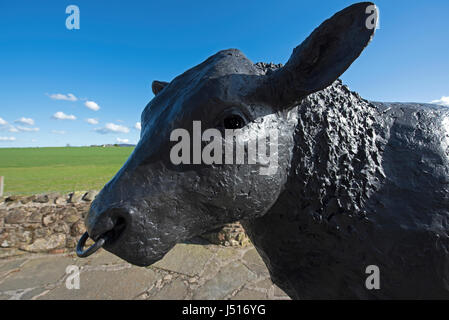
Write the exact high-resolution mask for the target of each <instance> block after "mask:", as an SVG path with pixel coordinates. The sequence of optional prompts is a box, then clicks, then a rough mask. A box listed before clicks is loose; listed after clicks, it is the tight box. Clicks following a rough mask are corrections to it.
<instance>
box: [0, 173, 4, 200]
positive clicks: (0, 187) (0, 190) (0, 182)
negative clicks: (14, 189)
mask: <svg viewBox="0 0 449 320" xmlns="http://www.w3.org/2000/svg"><path fill="white" fill-rule="evenodd" d="M4 180H5V179H4V177H3V176H0V197H1V196H3V183H4Z"/></svg>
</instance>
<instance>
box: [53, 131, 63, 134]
mask: <svg viewBox="0 0 449 320" xmlns="http://www.w3.org/2000/svg"><path fill="white" fill-rule="evenodd" d="M51 133H54V134H65V133H66V132H65V131H64V130H51Z"/></svg>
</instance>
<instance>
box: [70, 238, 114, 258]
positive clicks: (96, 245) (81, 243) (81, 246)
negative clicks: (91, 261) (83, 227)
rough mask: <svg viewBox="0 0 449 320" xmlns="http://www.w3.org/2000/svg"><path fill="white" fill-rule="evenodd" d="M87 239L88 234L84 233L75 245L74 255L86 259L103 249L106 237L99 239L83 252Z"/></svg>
mask: <svg viewBox="0 0 449 320" xmlns="http://www.w3.org/2000/svg"><path fill="white" fill-rule="evenodd" d="M87 239H89V233H87V232H85V233H84V234H83V235H82V236H81V238H80V240H79V241H78V244H77V245H76V255H77V256H78V257H80V258H86V257H88V256H90V255H91V254H93V253H95V252H96V251H97V250H98V249H100V248H101V247H103V245H104V243H105V242H106V240H107V237H106V236H103V237H100V238H99V239H98V240H97V241H95V243H94V244H93V245H91V246H90V247H89V248H87V249H86V250H84V245H85V244H86V241H87Z"/></svg>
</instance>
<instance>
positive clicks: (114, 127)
mask: <svg viewBox="0 0 449 320" xmlns="http://www.w3.org/2000/svg"><path fill="white" fill-rule="evenodd" d="M95 131H96V132H98V133H101V134H106V133H111V132H121V133H128V132H129V128H128V127H125V126H122V125H121V124H115V123H106V125H105V126H104V127H103V128H97V129H95Z"/></svg>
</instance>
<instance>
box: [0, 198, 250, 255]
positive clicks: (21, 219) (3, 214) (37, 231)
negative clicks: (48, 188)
mask: <svg viewBox="0 0 449 320" xmlns="http://www.w3.org/2000/svg"><path fill="white" fill-rule="evenodd" d="M97 193H98V192H97V191H86V192H79V191H76V192H73V193H69V194H59V193H49V194H40V195H32V196H9V197H6V198H5V197H3V198H0V258H4V257H9V256H14V255H19V254H23V253H26V252H32V253H64V252H68V251H73V250H74V248H75V247H76V243H77V240H78V239H79V237H80V236H81V235H82V234H83V233H84V232H85V231H86V229H85V227H84V217H85V216H86V214H87V212H88V210H89V207H90V203H91V202H92V201H93V200H94V198H95V196H96V195H97ZM202 237H203V238H205V239H206V240H208V241H210V242H212V243H215V244H219V245H225V246H246V245H247V244H248V243H249V240H248V238H247V236H246V234H245V232H244V230H243V228H242V226H241V225H240V223H233V224H228V225H226V226H224V227H223V228H220V229H217V230H213V231H211V232H208V233H207V234H204V235H202ZM87 244H89V242H88V243H87Z"/></svg>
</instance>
